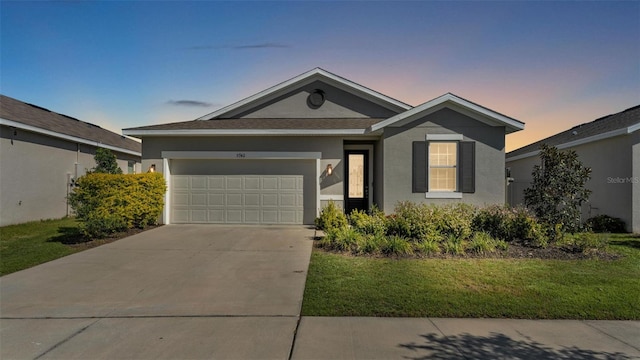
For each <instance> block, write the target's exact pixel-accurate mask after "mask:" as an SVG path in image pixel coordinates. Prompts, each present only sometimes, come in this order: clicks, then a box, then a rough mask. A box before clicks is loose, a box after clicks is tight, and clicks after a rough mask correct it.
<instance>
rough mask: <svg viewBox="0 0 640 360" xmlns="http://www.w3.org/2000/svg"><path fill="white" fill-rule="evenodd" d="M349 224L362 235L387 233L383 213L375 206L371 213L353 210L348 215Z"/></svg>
mask: <svg viewBox="0 0 640 360" xmlns="http://www.w3.org/2000/svg"><path fill="white" fill-rule="evenodd" d="M348 218H349V224H350V225H351V226H353V227H354V228H355V229H356V230H358V231H359V232H361V233H362V234H385V233H386V232H387V219H386V217H385V216H384V213H383V212H382V211H380V210H378V208H376V207H375V206H374V207H373V209H371V213H370V214H367V213H366V212H365V211H364V210H358V209H354V210H353V211H351V214H349V217H348Z"/></svg>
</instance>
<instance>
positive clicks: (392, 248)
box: [380, 235, 413, 256]
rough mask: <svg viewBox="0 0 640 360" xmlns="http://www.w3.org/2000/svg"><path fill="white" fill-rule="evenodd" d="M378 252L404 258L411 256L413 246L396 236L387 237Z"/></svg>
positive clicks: (406, 240)
mask: <svg viewBox="0 0 640 360" xmlns="http://www.w3.org/2000/svg"><path fill="white" fill-rule="evenodd" d="M380 250H381V251H382V253H383V254H385V255H395V256H406V255H411V254H413V246H412V245H411V243H410V242H409V240H408V239H407V238H404V237H401V236H398V235H392V236H389V237H388V238H387V239H386V241H385V242H384V243H383V244H382V247H381V249H380Z"/></svg>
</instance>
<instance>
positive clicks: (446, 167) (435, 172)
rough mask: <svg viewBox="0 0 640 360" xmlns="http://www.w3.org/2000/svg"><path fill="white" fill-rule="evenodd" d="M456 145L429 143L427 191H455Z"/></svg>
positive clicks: (456, 174)
mask: <svg viewBox="0 0 640 360" xmlns="http://www.w3.org/2000/svg"><path fill="white" fill-rule="evenodd" d="M457 163H458V143H457V142H430V143H429V191H438V192H442V191H449V192H453V191H456V190H457V184H458V181H457V180H456V178H457V176H458V171H457Z"/></svg>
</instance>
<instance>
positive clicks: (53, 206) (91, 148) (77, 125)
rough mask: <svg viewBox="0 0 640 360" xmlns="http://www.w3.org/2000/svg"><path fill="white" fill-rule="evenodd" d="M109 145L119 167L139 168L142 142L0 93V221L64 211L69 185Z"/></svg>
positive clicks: (56, 214)
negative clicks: (99, 151) (100, 149)
mask: <svg viewBox="0 0 640 360" xmlns="http://www.w3.org/2000/svg"><path fill="white" fill-rule="evenodd" d="M98 147H101V148H105V149H109V150H111V151H112V152H113V153H114V154H115V155H116V157H117V159H118V166H119V167H120V168H121V169H122V171H123V172H124V173H133V172H140V171H141V163H140V160H141V145H140V143H139V142H137V141H134V140H131V139H128V138H126V137H124V136H122V135H118V134H116V133H113V132H111V131H108V130H105V129H102V128H100V127H99V126H96V125H93V124H89V123H86V122H83V121H80V120H77V119H74V118H72V117H69V116H66V115H62V114H58V113H55V112H52V111H50V110H47V109H44V108H41V107H39V106H36V105H31V104H27V103H24V102H22V101H19V100H16V99H13V98H10V97H8V96H4V95H0V226H4V225H9V224H17V223H23V222H27V221H33V220H40V219H51V218H61V217H63V216H65V215H68V214H69V211H70V210H69V208H68V206H67V194H68V191H69V190H70V185H71V184H72V182H73V181H74V180H75V179H77V178H78V177H79V176H82V175H84V174H85V172H86V170H87V169H91V168H93V167H95V166H96V163H95V161H94V158H93V156H94V155H95V151H96V148H98Z"/></svg>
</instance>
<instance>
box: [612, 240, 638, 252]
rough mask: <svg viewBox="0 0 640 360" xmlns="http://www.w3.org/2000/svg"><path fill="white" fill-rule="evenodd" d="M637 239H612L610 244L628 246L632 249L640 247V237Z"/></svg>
mask: <svg viewBox="0 0 640 360" xmlns="http://www.w3.org/2000/svg"><path fill="white" fill-rule="evenodd" d="M636 239H637V240H616V239H611V241H610V242H609V244H610V245H618V246H626V247H630V248H632V249H640V237H638V238H636Z"/></svg>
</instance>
